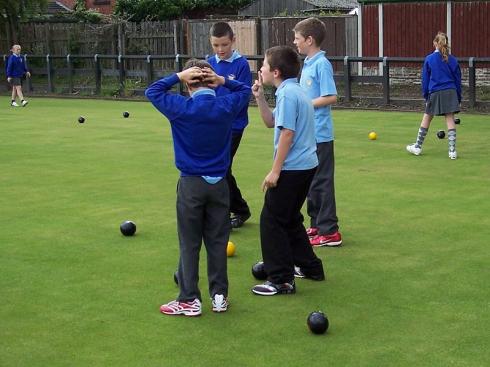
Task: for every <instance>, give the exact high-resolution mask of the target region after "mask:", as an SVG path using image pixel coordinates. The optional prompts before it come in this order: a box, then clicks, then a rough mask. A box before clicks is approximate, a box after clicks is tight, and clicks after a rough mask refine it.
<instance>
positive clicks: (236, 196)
mask: <svg viewBox="0 0 490 367" xmlns="http://www.w3.org/2000/svg"><path fill="white" fill-rule="evenodd" d="M241 140H242V134H241V133H238V134H237V133H233V135H232V137H231V159H230V167H229V168H228V171H227V172H226V181H227V182H228V187H229V188H230V212H231V213H233V214H237V215H249V214H250V208H249V207H248V204H247V202H246V201H245V199H244V198H243V197H242V193H241V192H240V189H239V188H238V185H237V183H236V179H235V177H234V176H233V173H232V166H233V158H234V157H235V154H236V152H237V150H238V147H239V146H240V141H241Z"/></svg>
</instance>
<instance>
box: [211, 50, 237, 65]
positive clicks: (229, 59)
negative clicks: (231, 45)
mask: <svg viewBox="0 0 490 367" xmlns="http://www.w3.org/2000/svg"><path fill="white" fill-rule="evenodd" d="M240 57H242V55H240V54H239V53H238V51H237V50H233V52H232V53H231V56H230V57H229V58H227V59H226V60H221V59H220V58H219V57H218V55H214V58H215V59H216V62H217V63H219V62H221V61H226V62H233V61H235V60H236V59H239V58H240Z"/></svg>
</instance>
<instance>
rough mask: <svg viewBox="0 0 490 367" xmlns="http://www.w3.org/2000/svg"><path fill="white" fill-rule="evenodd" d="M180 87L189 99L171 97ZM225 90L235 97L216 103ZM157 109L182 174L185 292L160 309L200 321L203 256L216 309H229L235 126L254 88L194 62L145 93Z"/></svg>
mask: <svg viewBox="0 0 490 367" xmlns="http://www.w3.org/2000/svg"><path fill="white" fill-rule="evenodd" d="M179 81H182V82H184V83H186V85H187V88H188V90H189V93H190V95H191V96H190V97H184V96H181V95H177V94H172V93H170V89H171V88H172V86H173V85H174V84H176V83H178V82H179ZM218 85H222V86H224V87H226V88H228V89H229V90H230V91H231V93H230V94H227V95H224V96H220V97H217V96H216V93H215V91H214V90H213V89H211V87H213V88H214V87H217V86H218ZM145 94H146V96H147V97H148V99H149V100H150V101H151V102H152V103H153V105H154V106H155V108H156V109H157V110H159V111H160V112H161V113H162V114H164V115H165V116H166V117H167V118H168V120H169V121H170V124H171V128H172V136H173V140H174V152H175V164H176V166H177V168H178V169H179V170H180V179H179V183H178V189H177V230H178V235H179V248H180V259H179V269H178V272H177V277H178V283H179V288H180V292H179V295H178V297H177V299H176V300H174V301H172V302H169V303H167V304H164V305H162V306H161V308H160V311H161V312H162V313H164V314H167V315H186V316H199V315H200V314H201V293H200V291H199V288H198V279H199V251H200V248H201V243H202V242H204V245H205V246H206V251H207V259H208V261H207V264H208V282H209V294H210V296H211V299H212V309H213V311H215V312H223V311H226V310H227V308H228V299H227V296H228V276H227V269H226V261H227V257H226V246H227V243H228V238H229V234H230V222H229V189H228V184H227V182H226V180H224V179H223V178H224V177H225V175H226V171H227V170H228V167H229V164H230V142H231V130H232V122H233V121H234V120H235V119H236V116H237V115H238V113H239V112H240V111H241V110H242V109H243V107H244V106H246V105H247V104H248V101H249V98H250V87H248V86H246V85H244V84H243V83H240V82H238V81H234V80H230V79H225V78H224V77H222V76H218V75H217V74H215V73H214V71H213V70H212V69H211V66H210V65H209V63H207V62H205V61H198V60H189V61H188V62H187V63H186V66H185V67H184V70H183V71H182V72H180V73H177V74H172V75H170V76H167V77H166V78H163V79H161V80H159V81H157V82H155V83H153V84H152V85H151V86H150V87H149V88H148V89H147V90H146V92H145Z"/></svg>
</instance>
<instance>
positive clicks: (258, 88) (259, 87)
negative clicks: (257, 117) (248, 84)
mask: <svg viewBox="0 0 490 367" xmlns="http://www.w3.org/2000/svg"><path fill="white" fill-rule="evenodd" d="M257 76H258V78H259V79H258V80H255V82H254V85H252V93H253V95H254V97H255V98H263V97H264V87H263V84H262V73H261V72H260V71H259V72H258V73H257Z"/></svg>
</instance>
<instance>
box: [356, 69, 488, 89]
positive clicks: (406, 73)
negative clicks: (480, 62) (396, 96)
mask: <svg viewBox="0 0 490 367" xmlns="http://www.w3.org/2000/svg"><path fill="white" fill-rule="evenodd" d="M362 72H363V75H366V76H373V75H379V69H378V68H377V67H365V68H363V69H362ZM421 73H422V69H421V68H420V67H390V84H391V85H401V84H418V85H420V83H421V78H422V75H421ZM461 74H462V84H463V85H465V86H468V68H462V69H461ZM476 84H477V86H486V87H487V86H490V69H489V68H477V69H476Z"/></svg>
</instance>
